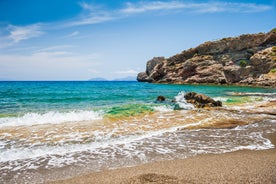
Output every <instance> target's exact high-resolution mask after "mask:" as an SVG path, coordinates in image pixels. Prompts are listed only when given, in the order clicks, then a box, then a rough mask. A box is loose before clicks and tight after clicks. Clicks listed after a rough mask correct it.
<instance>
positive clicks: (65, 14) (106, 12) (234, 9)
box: [0, 0, 276, 80]
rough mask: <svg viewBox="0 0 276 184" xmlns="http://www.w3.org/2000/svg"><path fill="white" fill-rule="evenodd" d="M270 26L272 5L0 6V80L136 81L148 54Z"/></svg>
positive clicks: (65, 0)
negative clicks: (102, 79)
mask: <svg viewBox="0 0 276 184" xmlns="http://www.w3.org/2000/svg"><path fill="white" fill-rule="evenodd" d="M274 27H276V0H262V1H261V0H256V1H246V0H244V1H230V0H229V1H227V0H225V1H222V0H210V1H194V0H159V1H137V0H129V1H123V0H117V1H110V0H101V1H99V0H58V1H57V0H24V1H23V0H0V79H11V80H87V79H90V78H94V77H104V78H107V79H114V78H122V77H126V76H136V75H137V73H138V72H140V71H144V70H145V66H146V62H147V61H148V60H149V59H151V58H152V57H155V56H165V57H169V56H172V55H174V54H176V53H179V52H181V51H183V50H186V49H189V48H190V47H195V46H197V45H198V44H200V43H203V42H205V41H209V40H216V39H220V38H223V37H230V36H237V35H240V34H244V33H258V32H268V31H270V30H271V29H272V28H274Z"/></svg>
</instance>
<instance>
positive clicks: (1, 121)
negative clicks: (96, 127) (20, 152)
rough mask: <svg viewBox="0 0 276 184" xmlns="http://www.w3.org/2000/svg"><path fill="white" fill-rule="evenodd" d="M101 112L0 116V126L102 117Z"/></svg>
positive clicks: (53, 122)
mask: <svg viewBox="0 0 276 184" xmlns="http://www.w3.org/2000/svg"><path fill="white" fill-rule="evenodd" d="M102 117H103V112H96V111H71V112H53V111H50V112H47V113H44V114H40V113H27V114H25V115H23V116H21V117H8V118H0V127H5V126H30V125H38V124H58V123H64V122H75V121H88V120H97V119H102Z"/></svg>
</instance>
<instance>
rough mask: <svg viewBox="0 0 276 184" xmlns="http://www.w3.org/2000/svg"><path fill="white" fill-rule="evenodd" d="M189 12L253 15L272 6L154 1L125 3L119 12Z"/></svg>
mask: <svg viewBox="0 0 276 184" xmlns="http://www.w3.org/2000/svg"><path fill="white" fill-rule="evenodd" d="M176 9H182V10H189V11H190V12H197V13H218V12H240V13H245V12H246V13H253V12H262V11H267V10H270V9H272V6H269V5H263V4H255V3H231V2H208V3H186V2H181V1H166V2H162V1H154V2H139V3H127V5H126V8H124V9H121V10H120V11H121V12H123V13H128V14H137V13H143V12H150V11H164V10H176Z"/></svg>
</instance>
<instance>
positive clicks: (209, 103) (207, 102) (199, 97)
mask: <svg viewBox="0 0 276 184" xmlns="http://www.w3.org/2000/svg"><path fill="white" fill-rule="evenodd" d="M184 98H185V99H186V101H187V102H188V103H191V104H193V105H194V106H195V107H197V108H203V107H217V106H219V107H221V106H222V102H221V101H215V100H214V99H212V98H211V97H209V96H206V95H204V94H198V93H195V92H189V93H187V94H185V95H184Z"/></svg>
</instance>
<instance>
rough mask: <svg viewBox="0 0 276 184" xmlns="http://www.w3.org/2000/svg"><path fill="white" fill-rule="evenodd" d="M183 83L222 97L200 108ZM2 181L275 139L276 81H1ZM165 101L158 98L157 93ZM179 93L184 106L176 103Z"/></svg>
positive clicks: (259, 146)
mask: <svg viewBox="0 0 276 184" xmlns="http://www.w3.org/2000/svg"><path fill="white" fill-rule="evenodd" d="M179 91H183V92H187V91H196V92H199V93H204V94H207V95H210V96H212V97H214V98H215V99H219V100H222V101H223V104H224V107H223V108H215V109H212V110H208V109H200V110H198V109H194V108H193V107H191V106H190V105H189V104H187V103H185V101H183V99H181V95H183V94H182V93H178V92H179ZM0 92H1V94H0V99H1V101H0V104H1V108H0V183H40V182H45V181H49V180H54V179H60V178H65V177H70V176H75V175H77V174H82V173H86V172H92V171H100V170H103V169H112V168H118V167H126V166H133V165H138V164H141V163H148V162H153V161H160V160H169V159H175V158H181V159H183V158H187V157H190V156H194V155H196V154H206V153H225V152H231V151H236V150H242V149H250V150H263V149H270V148H273V147H274V145H273V144H271V142H270V141H269V140H268V139H266V138H265V135H266V134H268V133H272V132H275V131H276V117H275V113H274V115H273V113H267V112H266V111H264V112H263V111H261V110H260V111H256V109H258V108H256V104H262V103H264V102H266V101H272V100H275V94H276V90H275V89H263V88H247V87H222V86H219V87H218V86H191V85H156V84H146V83H137V82H11V83H0ZM160 94H161V95H165V96H166V97H167V99H168V100H167V102H166V103H154V101H155V99H156V97H157V96H158V95H160ZM173 98H176V99H177V100H178V101H179V103H181V107H183V108H184V109H182V110H173V109H174V104H172V103H171V102H170V101H171V100H172V99H173Z"/></svg>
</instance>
